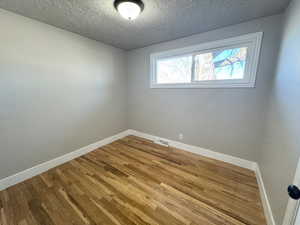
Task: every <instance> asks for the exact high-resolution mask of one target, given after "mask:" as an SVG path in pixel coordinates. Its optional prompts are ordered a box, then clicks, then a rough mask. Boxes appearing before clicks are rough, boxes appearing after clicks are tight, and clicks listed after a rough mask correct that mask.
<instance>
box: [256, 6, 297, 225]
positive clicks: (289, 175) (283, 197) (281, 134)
mask: <svg viewBox="0 0 300 225" xmlns="http://www.w3.org/2000/svg"><path fill="white" fill-rule="evenodd" d="M285 17H286V18H285V24H284V30H283V36H282V44H281V49H280V57H279V62H278V70H277V73H276V76H275V79H274V83H273V89H272V92H271V95H270V102H269V107H268V108H269V112H268V115H267V118H268V120H267V129H266V133H265V134H264V145H263V147H262V148H261V152H260V154H259V155H260V157H259V158H258V159H259V165H260V167H261V171H262V175H263V180H264V182H265V185H266V188H267V193H268V194H269V197H270V200H271V207H272V209H273V214H274V216H275V219H276V222H277V224H278V225H280V224H281V223H282V220H283V215H284V212H285V208H286V204H287V201H288V196H287V193H286V188H287V185H288V184H291V183H292V181H293V177H294V172H295V169H296V165H297V161H298V158H299V156H300V1H299V0H294V1H293V2H292V3H291V4H290V6H289V8H288V10H287V12H286V14H285Z"/></svg>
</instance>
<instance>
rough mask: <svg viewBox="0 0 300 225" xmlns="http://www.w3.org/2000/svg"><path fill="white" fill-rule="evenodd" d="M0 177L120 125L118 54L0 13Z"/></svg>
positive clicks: (122, 83) (121, 57) (122, 97)
mask: <svg viewBox="0 0 300 225" xmlns="http://www.w3.org/2000/svg"><path fill="white" fill-rule="evenodd" d="M0 27H1V29H2V30H1V32H0V179H1V178H4V177H6V176H9V175H12V174H14V173H16V172H18V171H22V170H24V169H27V168H30V167H32V166H34V165H36V164H39V163H41V162H44V161H48V160H50V159H53V158H55V157H58V156H61V155H63V154H65V153H68V152H71V151H74V150H76V149H78V148H81V147H83V146H86V145H88V144H91V143H94V142H96V141H99V140H101V139H103V138H105V137H108V136H111V135H114V134H116V133H118V132H121V131H123V130H125V129H126V128H127V124H126V114H125V112H126V111H125V107H126V90H125V89H126V82H127V78H126V60H125V53H124V52H123V51H122V50H120V49H116V48H113V47H110V46H107V45H104V44H101V43H99V42H96V41H92V40H89V39H87V38H83V37H81V36H78V35H75V34H73V33H70V32H66V31H63V30H60V29H57V28H54V27H52V26H49V25H45V24H43V23H39V22H37V21H34V20H31V19H28V18H25V17H22V16H18V15H16V14H12V13H10V12H7V11H4V10H0Z"/></svg>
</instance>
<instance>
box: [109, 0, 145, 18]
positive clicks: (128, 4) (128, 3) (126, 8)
mask: <svg viewBox="0 0 300 225" xmlns="http://www.w3.org/2000/svg"><path fill="white" fill-rule="evenodd" d="M114 6H115V8H116V9H117V11H118V12H119V13H120V14H121V16H122V17H124V18H125V19H127V20H134V19H136V18H137V17H138V16H139V15H140V13H141V12H142V11H143V9H144V3H143V2H142V1H140V0H116V1H115V3H114Z"/></svg>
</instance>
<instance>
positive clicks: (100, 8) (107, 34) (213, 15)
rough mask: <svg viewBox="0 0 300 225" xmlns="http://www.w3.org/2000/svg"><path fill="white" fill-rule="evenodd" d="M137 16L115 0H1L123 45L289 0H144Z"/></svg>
mask: <svg viewBox="0 0 300 225" xmlns="http://www.w3.org/2000/svg"><path fill="white" fill-rule="evenodd" d="M143 1H144V3H145V9H144V11H143V13H142V14H141V15H140V17H139V18H138V19H137V20H135V21H127V20H124V19H123V18H122V17H121V16H120V15H118V13H117V12H116V10H115V9H114V7H113V0H0V7H1V8H3V9H7V10H10V11H13V12H16V13H19V14H21V15H24V16H27V17H30V18H34V19H37V20H39V21H42V22H45V23H48V24H51V25H54V26H56V27H60V28H63V29H65V30H69V31H72V32H75V33H78V34H81V35H83V36H86V37H89V38H91V39H95V40H98V41H102V42H104V43H107V44H111V45H113V46H116V47H119V48H123V49H127V50H129V49H134V48H139V47H143V46H147V45H150V44H153V43H158V42H162V41H167V40H173V39H176V38H180V37H184V36H188V35H191V34H196V33H200V32H205V31H208V30H212V29H215V28H219V27H222V26H227V25H232V24H236V23H240V22H243V21H247V20H250V19H254V18H258V17H262V16H269V15H273V14H276V13H280V12H282V11H283V10H284V9H285V7H286V6H287V5H288V3H289V0H143Z"/></svg>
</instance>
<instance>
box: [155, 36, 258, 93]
mask: <svg viewBox="0 0 300 225" xmlns="http://www.w3.org/2000/svg"><path fill="white" fill-rule="evenodd" d="M262 37H263V32H257V33H251V34H246V35H242V36H238V37H233V38H228V39H224V40H218V41H213V42H208V43H204V44H199V45H194V46H189V47H185V48H179V49H173V50H168V51H164V52H158V53H153V54H151V55H150V88H242V87H243V88H254V87H255V81H256V74H257V68H258V62H259V55H260V49H261V43H262ZM241 46H245V47H248V52H247V63H246V68H245V78H244V79H241V80H215V81H199V82H193V83H178V84H174V83H172V84H157V83H156V61H157V60H159V59H161V58H172V57H176V56H182V55H187V54H189V55H190V54H195V53H205V52H209V51H213V50H216V49H223V48H225V49H226V48H227V49H228V48H234V47H241Z"/></svg>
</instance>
